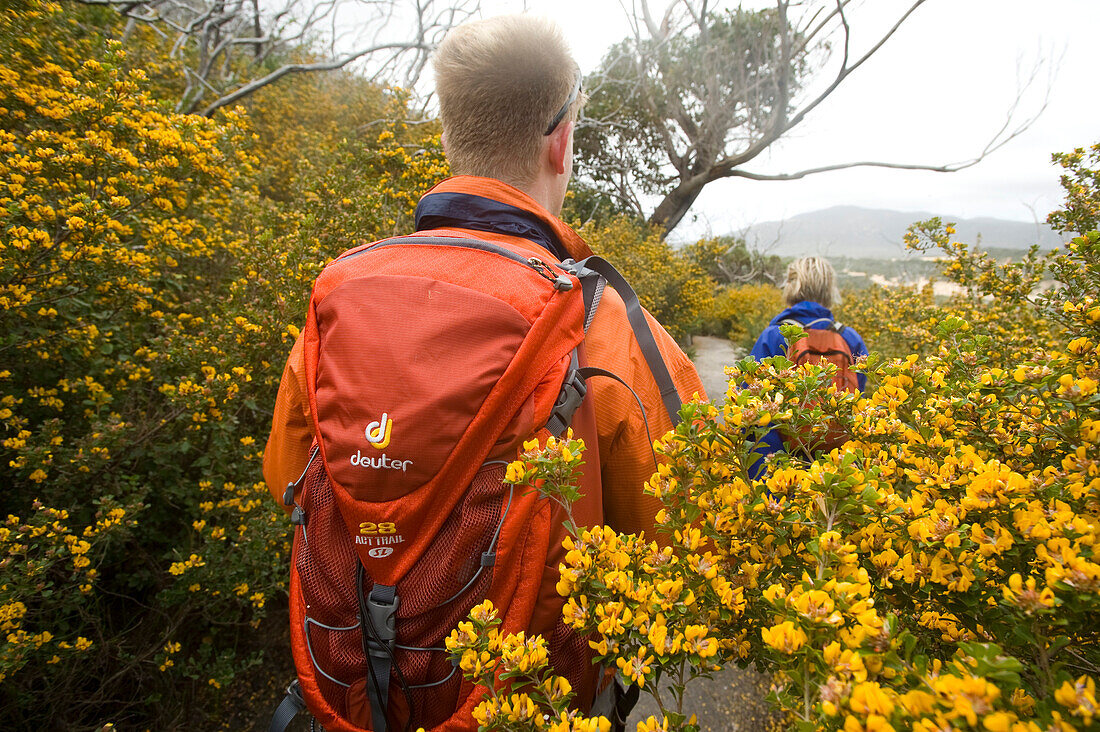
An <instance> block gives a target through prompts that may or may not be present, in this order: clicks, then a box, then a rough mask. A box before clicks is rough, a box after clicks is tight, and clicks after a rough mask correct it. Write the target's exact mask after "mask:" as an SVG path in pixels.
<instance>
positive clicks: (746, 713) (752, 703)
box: [626, 336, 769, 732]
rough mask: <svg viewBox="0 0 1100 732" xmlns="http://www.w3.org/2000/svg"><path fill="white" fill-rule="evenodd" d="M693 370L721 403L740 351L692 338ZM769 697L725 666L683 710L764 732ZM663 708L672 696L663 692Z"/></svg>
mask: <svg viewBox="0 0 1100 732" xmlns="http://www.w3.org/2000/svg"><path fill="white" fill-rule="evenodd" d="M692 347H693V350H694V352H695V359H694V360H695V368H696V369H697V370H698V371H699V378H700V379H701V380H702V382H703V388H705V389H706V390H707V396H708V397H710V398H711V399H712V400H721V399H722V398H724V397H725V393H726V374H725V371H724V368H725V367H726V366H727V365H729V364H732V363H734V362H735V361H737V360H739V359H741V358H743V357H744V356H745V352H744V350H743V349H741V348H738V347H737V346H734V345H733V344H732V343H730V342H729V341H727V340H725V339H723V338H711V337H708V336H696V337H695V338H694V339H693V341H692ZM767 693H768V678H767V677H766V676H763V675H761V674H758V673H756V671H754V670H752V669H744V670H742V669H739V668H736V667H732V668H726V669H723V670H722V671H720V672H718V673H716V674H715V675H714V678H712V679H698V680H696V681H694V682H693V683H691V684H690V685H688V687H687V690H686V691H685V693H684V712H685V713H687V714H695V715H696V716H697V717H698V718H699V728H700V729H702V730H704V731H706V730H710V731H711V732H764V730H767V729H769V725H768V719H769V707H768V703H767V701H765V699H764V697H765V696H766V695H767ZM661 698H662V699H663V700H664V701H665V703H666V704H669V703H670V700H671V699H672V692H671V691H666V692H662V694H661ZM657 712H658V708H657V703H656V702H655V701H654V700H653V697H651V696H649V695H648V694H643V695H642V698H641V699H640V700H639V701H638V706H636V707H635V708H634V711H633V713H631V715H630V720H629V721H628V723H627V725H626V729H627V732H634V730H635V729H636V726H637V723H638V722H640V721H642V720H644V719H645V718H646V717H648V716H649V715H651V714H652V715H656V714H657Z"/></svg>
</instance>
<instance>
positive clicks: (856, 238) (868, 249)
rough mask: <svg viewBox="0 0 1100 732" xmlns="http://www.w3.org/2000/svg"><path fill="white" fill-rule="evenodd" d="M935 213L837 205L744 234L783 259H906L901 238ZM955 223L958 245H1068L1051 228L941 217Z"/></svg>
mask: <svg viewBox="0 0 1100 732" xmlns="http://www.w3.org/2000/svg"><path fill="white" fill-rule="evenodd" d="M934 215H935V214H931V213H928V212H924V211H910V212H904V211H888V210H884V209H872V208H859V207H857V206H834V207H832V208H826V209H822V210H821V211H811V212H809V213H804V214H798V215H797V216H792V217H791V218H789V219H786V220H784V221H765V222H763V223H759V224H755V225H753V226H752V227H750V228H749V230H748V231H747V232H746V233H745V238H746V240H747V241H748V243H749V245H750V246H751V247H755V248H757V249H759V250H761V251H765V252H767V253H769V254H779V255H781V256H784V257H792V256H806V255H810V254H816V255H821V256H827V257H851V258H854V259H892V258H895V257H903V256H905V245H904V244H903V243H902V236H903V235H904V234H905V230H906V229H908V228H909V226H910V225H912V224H913V223H915V222H917V221H925V220H927V219H930V218H932V217H933V216H934ZM940 218H941V219H943V220H944V221H954V222H955V235H954V237H952V238H953V239H954V240H956V241H961V242H965V243H967V244H977V243H980V245H981V248H982V249H1019V250H1023V249H1027V248H1028V247H1030V246H1031V245H1032V244H1036V243H1037V244H1039V246H1041V247H1043V248H1044V249H1056V248H1058V247H1060V246H1061V245H1062V243H1063V238H1062V236H1061V235H1060V234H1056V233H1055V232H1054V231H1052V230H1051V229H1050V227H1049V226H1047V225H1046V224H1038V225H1036V224H1033V223H1031V224H1029V223H1025V222H1022V221H1009V220H1006V219H994V218H977V219H962V218H956V217H952V216H943V215H941V216H940Z"/></svg>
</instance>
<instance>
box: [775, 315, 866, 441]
mask: <svg viewBox="0 0 1100 732" xmlns="http://www.w3.org/2000/svg"><path fill="white" fill-rule="evenodd" d="M780 325H797V326H800V327H801V328H802V329H803V330H804V331H806V335H805V336H804V337H802V338H800V339H798V340H797V341H796V342H795V343H793V344H792V345H791V348H790V351H789V352H788V354H787V358H788V359H789V360H791V361H792V362H794V364H795V365H796V366H801V365H802V364H807V363H813V364H823V363H831V364H833V365H834V366H836V374H835V375H834V376H833V383H834V384H835V385H836V388H837V390H838V391H850V392H858V391H859V380H858V379H857V378H856V372H855V371H853V370H852V364H853V363H855V359H854V358H853V357H852V349H851V347H850V346H849V345H848V342H847V341H846V340H844V336H843V335H841V331H843V330H844V326H843V325H841V324H840V323H838V322H835V321H832V320H829V319H828V318H819V319H817V320H814V321H811V322H809V323H805V324H803V323H800V322H798V321H797V320H784V321H781V323H780ZM822 326H824V327H822ZM806 437H808V435H806ZM844 439H845V435H843V434H841V433H839V432H836V431H832V430H830V431H829V432H827V434H826V435H825V437H824V439H823V440H822V444H821V447H822V448H823V449H826V450H831V449H833V448H834V447H839V446H840V445H841V444H843V442H844ZM787 443H788V447H791V440H790V439H788V440H787Z"/></svg>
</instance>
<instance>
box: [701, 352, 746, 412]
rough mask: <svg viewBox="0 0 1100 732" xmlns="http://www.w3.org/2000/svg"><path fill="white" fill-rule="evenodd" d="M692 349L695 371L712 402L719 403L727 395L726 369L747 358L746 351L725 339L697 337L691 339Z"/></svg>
mask: <svg viewBox="0 0 1100 732" xmlns="http://www.w3.org/2000/svg"><path fill="white" fill-rule="evenodd" d="M691 348H692V350H693V351H695V359H694V360H695V369H696V371H698V372H699V378H700V379H701V380H702V382H703V388H704V389H706V390H707V396H708V397H710V399H711V400H712V401H718V400H721V399H722V398H724V397H725V395H726V372H725V370H724V369H725V367H726V366H729V365H730V364H732V363H734V362H736V361H739V360H741V359H742V358H744V357H745V350H744V349H743V348H738V347H737V346H735V345H733V344H732V343H730V342H729V341H727V340H726V339H725V338H714V337H712V336H695V337H694V338H692V339H691Z"/></svg>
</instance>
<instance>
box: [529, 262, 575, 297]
mask: <svg viewBox="0 0 1100 732" xmlns="http://www.w3.org/2000/svg"><path fill="white" fill-rule="evenodd" d="M527 264H528V265H529V266H530V267H531V269H533V270H535V271H536V272H538V273H539V274H540V275H542V276H543V277H545V278H546V279H548V280H550V282H551V283H553V285H554V289H555V290H562V291H566V290H572V289H573V282H572V281H571V280H570V279H569V278H568V277H567V276H565V275H563V274H555V273H554V270H552V269H550V266H549V265H548V264H546V262H544V261H542V260H541V259H539V258H538V257H529V258H528V259H527Z"/></svg>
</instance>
